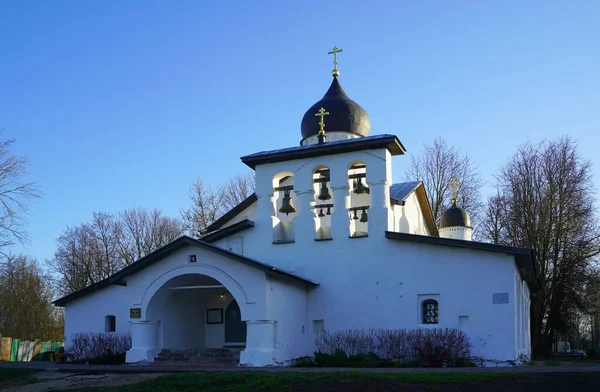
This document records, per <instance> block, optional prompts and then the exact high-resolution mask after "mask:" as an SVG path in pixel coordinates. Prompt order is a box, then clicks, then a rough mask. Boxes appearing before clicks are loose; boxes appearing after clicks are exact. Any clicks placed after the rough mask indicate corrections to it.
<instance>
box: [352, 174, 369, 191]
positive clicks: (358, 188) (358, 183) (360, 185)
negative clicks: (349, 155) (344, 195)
mask: <svg viewBox="0 0 600 392" xmlns="http://www.w3.org/2000/svg"><path fill="white" fill-rule="evenodd" d="M353 192H354V193H356V194H357V195H362V194H363V193H367V187H366V186H365V185H364V184H363V182H362V178H359V179H358V180H356V185H355V186H354V190H353Z"/></svg>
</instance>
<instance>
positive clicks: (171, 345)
mask: <svg viewBox="0 0 600 392" xmlns="http://www.w3.org/2000/svg"><path fill="white" fill-rule="evenodd" d="M230 308H235V309H237V311H234V312H232V311H229V309H230ZM228 311H229V313H228ZM146 319H147V320H148V321H152V322H157V323H158V331H157V335H158V336H157V337H156V338H157V340H158V341H157V348H158V350H161V349H167V350H174V351H178V350H199V349H205V348H223V347H232V346H235V347H239V346H244V345H245V343H246V323H245V322H244V321H242V313H241V311H240V307H239V305H238V302H237V301H236V299H235V298H234V296H233V294H232V293H231V292H230V291H229V290H228V289H227V288H226V287H225V286H224V285H223V284H222V283H221V282H219V281H218V280H217V279H214V278H212V277H210V276H207V275H202V274H193V273H189V274H183V275H179V276H176V277H174V278H172V279H169V280H168V281H166V282H165V283H164V284H163V285H162V286H161V287H160V288H159V289H158V290H157V291H156V292H155V293H154V294H153V296H152V298H151V299H150V301H149V302H148V306H147V310H146Z"/></svg>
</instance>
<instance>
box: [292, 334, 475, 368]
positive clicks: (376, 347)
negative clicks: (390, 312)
mask: <svg viewBox="0 0 600 392" xmlns="http://www.w3.org/2000/svg"><path fill="white" fill-rule="evenodd" d="M316 346H317V351H316V352H315V357H314V358H303V359H300V360H296V361H295V364H296V365H297V366H311V365H312V366H315V365H316V366H332V367H335V366H348V367H361V366H364V367H382V366H383V367H390V366H420V367H442V366H468V365H469V357H470V356H471V344H470V342H469V338H468V337H467V335H466V334H465V333H464V332H462V331H460V330H457V329H450V328H446V329H441V328H435V329H413V330H404V329H391V330H390V329H368V330H356V329H355V330H342V331H335V332H327V331H325V332H321V333H320V334H319V335H318V336H317V341H316Z"/></svg>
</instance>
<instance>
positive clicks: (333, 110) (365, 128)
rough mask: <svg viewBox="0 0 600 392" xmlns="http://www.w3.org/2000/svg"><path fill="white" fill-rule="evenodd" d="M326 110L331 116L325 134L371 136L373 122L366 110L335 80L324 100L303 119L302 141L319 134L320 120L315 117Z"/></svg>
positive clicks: (326, 120)
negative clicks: (337, 133)
mask: <svg viewBox="0 0 600 392" xmlns="http://www.w3.org/2000/svg"><path fill="white" fill-rule="evenodd" d="M321 108H324V109H325V110H326V111H327V112H329V115H327V116H325V118H324V122H325V134H327V133H329V132H349V133H353V134H355V135H358V136H369V134H370V133H371V120H370V119H369V116H368V115H367V112H366V111H365V109H363V108H362V107H361V106H360V105H359V104H357V103H356V102H354V101H353V100H351V99H350V98H349V97H348V96H347V95H346V92H345V91H344V89H343V88H342V86H340V82H339V81H338V79H337V78H335V77H334V78H333V81H332V82H331V86H329V90H327V92H326V93H325V95H324V96H323V98H322V99H321V100H320V101H319V102H317V103H315V104H314V105H312V106H311V107H310V109H308V111H307V112H306V113H305V114H304V117H302V125H301V129H302V139H303V140H304V139H306V138H308V137H311V136H315V135H318V134H319V129H320V127H319V122H320V118H319V117H317V116H315V114H316V113H318V112H319V109H321Z"/></svg>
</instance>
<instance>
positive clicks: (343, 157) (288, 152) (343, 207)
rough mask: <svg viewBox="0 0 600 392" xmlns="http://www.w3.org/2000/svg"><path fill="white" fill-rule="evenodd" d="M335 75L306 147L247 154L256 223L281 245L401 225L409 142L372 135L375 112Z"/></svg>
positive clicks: (308, 120) (311, 113) (305, 133)
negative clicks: (397, 188) (395, 181)
mask: <svg viewBox="0 0 600 392" xmlns="http://www.w3.org/2000/svg"><path fill="white" fill-rule="evenodd" d="M341 52H342V49H339V48H337V47H334V48H333V50H332V51H330V52H329V54H333V59H334V60H333V65H334V68H333V71H332V76H333V79H332V81H331V85H330V86H329V88H328V90H327V91H326V93H325V95H324V96H323V98H321V99H320V100H319V101H317V102H316V103H314V104H313V105H312V106H311V107H310V108H309V109H308V110H307V111H306V113H305V114H304V116H303V117H302V121H301V125H300V128H301V134H302V139H301V141H300V146H298V147H292V148H285V149H281V150H275V151H264V152H260V153H256V154H252V155H247V156H245V157H242V161H243V162H244V163H245V164H246V165H248V166H250V167H251V168H252V169H254V170H255V171H256V194H257V196H258V207H257V217H256V219H255V225H256V228H257V229H259V228H260V232H261V233H263V234H261V235H264V237H263V238H264V240H265V241H268V240H272V242H273V243H274V244H304V245H307V244H314V243H315V241H317V242H318V241H329V240H333V241H336V242H338V241H339V242H344V241H350V240H352V239H355V238H379V237H380V238H384V232H385V231H386V230H393V227H394V222H393V210H392V208H391V205H390V190H389V187H390V185H391V181H392V162H391V160H392V156H394V155H401V154H404V152H405V149H404V146H402V143H400V140H398V138H397V137H396V136H394V135H385V134H384V135H375V136H371V121H370V119H369V116H368V114H367V112H366V111H365V110H364V109H363V108H362V107H361V106H360V105H359V104H358V103H356V102H355V101H353V100H352V99H350V98H349V97H348V95H347V94H346V92H345V91H344V89H343V88H342V86H341V84H340V81H339V75H340V72H339V69H338V61H337V55H338V54H339V53H341Z"/></svg>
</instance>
